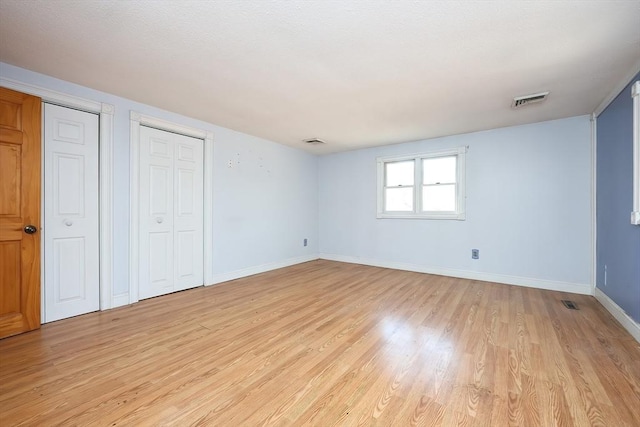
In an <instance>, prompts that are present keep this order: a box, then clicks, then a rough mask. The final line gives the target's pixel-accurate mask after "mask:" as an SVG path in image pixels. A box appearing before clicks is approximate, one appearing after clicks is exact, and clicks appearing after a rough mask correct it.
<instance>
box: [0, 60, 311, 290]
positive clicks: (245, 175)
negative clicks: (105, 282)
mask: <svg viewBox="0 0 640 427" xmlns="http://www.w3.org/2000/svg"><path fill="white" fill-rule="evenodd" d="M0 76H2V77H5V78H10V79H14V80H18V81H20V82H23V83H28V84H33V85H37V86H40V87H44V88H47V89H50V90H55V91H58V92H62V93H65V94H68V95H73V96H78V97H82V98H85V99H90V100H93V101H97V102H105V103H109V104H113V105H114V106H115V109H116V111H115V116H114V153H113V156H114V202H113V203H114V212H115V218H114V230H115V231H114V247H115V251H114V252H115V258H114V275H113V277H114V284H113V289H114V295H119V294H123V293H126V292H128V288H129V276H128V274H129V273H128V269H129V111H130V110H135V111H138V112H140V113H142V114H145V115H149V116H153V117H157V118H160V119H164V120H168V121H171V122H174V123H178V124H181V125H184V126H191V127H195V128H199V129H203V130H207V131H212V132H213V133H214V168H213V204H214V209H213V218H214V219H213V234H214V253H213V258H214V259H213V266H214V274H216V275H222V274H225V273H231V272H234V271H238V270H242V269H246V268H251V267H257V266H261V265H264V264H270V263H279V262H285V261H286V260H291V259H295V258H299V257H303V256H306V255H314V254H317V252H318V199H317V187H318V181H317V179H318V172H317V162H318V161H317V158H316V157H315V156H312V155H310V154H307V153H305V152H303V151H301V150H296V149H293V148H289V147H286V146H283V145H281V144H276V143H274V142H271V141H267V140H264V139H261V138H257V137H253V136H250V135H246V134H243V133H240V132H235V131H233V130H230V129H226V128H223V127H220V126H216V125H213V124H211V123H206V122H202V121H199V120H195V119H191V118H188V117H184V116H181V115H178V114H174V113H170V112H167V111H164V110H160V109H157V108H155V107H152V106H149V105H145V104H141V103H138V102H134V101H131V100H128V99H125V98H121V97H118V96H115V95H111V94H108V93H104V92H100V91H97V90H93V89H90V88H87V87H82V86H78V85H75V84H72V83H69V82H65V81H62V80H58V79H55V78H52V77H49V76H45V75H42V74H38V73H34V72H31V71H28V70H25V69H21V68H17V67H14V66H11V65H8V64H5V63H2V62H0ZM229 160H231V161H232V162H233V164H234V167H232V168H229V167H227V162H228V161H229ZM305 237H306V238H308V239H309V245H308V246H307V247H303V246H302V240H303V238H305Z"/></svg>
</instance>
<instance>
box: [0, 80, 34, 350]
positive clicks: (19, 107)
mask: <svg viewBox="0 0 640 427" xmlns="http://www.w3.org/2000/svg"><path fill="white" fill-rule="evenodd" d="M41 106H42V103H41V100H40V98H37V97H35V96H30V95H26V94H23V93H20V92H15V91H13V90H9V89H6V88H0V338H4V337H8V336H10V335H15V334H19V333H21V332H26V331H30V330H33V329H38V328H39V327H40V168H41V164H40V156H41V154H40V151H41V148H40V144H41V126H42V125H41V119H40V114H41V108H42V107H41Z"/></svg>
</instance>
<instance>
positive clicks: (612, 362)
mask: <svg viewBox="0 0 640 427" xmlns="http://www.w3.org/2000/svg"><path fill="white" fill-rule="evenodd" d="M561 299H571V300H574V301H575V302H576V303H577V304H578V306H579V308H580V310H579V311H573V310H568V309H567V308H565V307H564V306H563V305H562V304H561V302H560V300H561ZM0 358H1V359H0V411H1V415H0V424H1V425H3V426H13V425H39V426H40V425H41V426H51V425H79V426H89V425H90V426H94V425H96V426H99V425H104V426H129V425H178V426H185V425H194V424H197V425H215V426H257V425H282V426H285V425H316V426H331V425H339V426H343V425H344V426H351V425H365V426H404V425H419V426H436V425H440V426H455V425H465V426H467V425H468V426H507V425H514V426H537V425H541V426H551V425H561V426H572V425H573V426H588V425H600V426H610V427H618V426H639V425H640V346H639V345H638V343H637V342H636V341H635V340H634V339H633V338H632V337H631V336H630V335H629V334H628V333H626V331H624V330H623V329H622V328H621V327H620V326H619V324H617V323H616V322H615V320H613V318H612V317H611V316H610V315H609V314H608V313H607V312H606V311H605V310H604V309H603V308H602V307H601V306H600V305H599V303H598V302H597V301H596V300H595V299H594V298H592V297H588V296H581V295H572V294H563V293H560V292H551V291H543V290H536V289H529V288H523V287H516V286H507V285H500V284H493V283H486V282H478V281H472V280H464V279H455V278H449V277H442V276H432V275H426V274H419V273H411V272H402V271H395V270H388V269H382V268H375V267H366V266H360V265H352V264H343V263H337V262H330V261H313V262H309V263H305V264H300V265H296V266H293V267H289V268H286V269H282V270H276V271H272V272H269V273H264V274H261V275H257V276H252V277H249V278H245V279H240V280H236V281H232V282H227V283H224V284H220V285H217V286H212V287H207V288H198V289H194V290H190V291H185V292H180V293H177V294H173V295H167V296H163V297H158V298H154V299H151V300H146V301H142V302H140V303H138V304H135V305H133V306H130V307H123V308H120V309H115V310H110V311H106V312H102V313H93V314H88V315H84V316H80V317H77V318H73V319H67V320H63V321H59V322H55V323H51V324H47V325H44V326H43V327H42V329H41V330H39V331H35V332H29V333H26V334H23V335H20V336H15V337H11V338H7V339H4V340H1V341H0Z"/></svg>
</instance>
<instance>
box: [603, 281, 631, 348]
mask: <svg viewBox="0 0 640 427" xmlns="http://www.w3.org/2000/svg"><path fill="white" fill-rule="evenodd" d="M594 296H595V297H596V299H597V300H598V302H600V304H602V306H603V307H604V308H606V309H607V311H608V312H609V313H611V315H612V316H613V317H615V319H616V320H617V321H618V322H620V324H621V325H622V327H623V328H625V329H626V330H627V331H628V332H629V333H630V334H631V336H633V337H634V338H635V339H636V341H638V342H639V343H640V325H639V324H638V323H636V322H635V320H633V319H632V318H631V317H629V315H628V314H627V313H625V311H624V310H623V309H622V308H621V307H620V306H619V305H618V304H616V303H615V302H613V300H612V299H611V298H609V297H608V296H607V295H606V294H605V293H604V292H602V291H601V290H600V289H599V288H596V291H595V295H594Z"/></svg>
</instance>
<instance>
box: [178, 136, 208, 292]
mask: <svg viewBox="0 0 640 427" xmlns="http://www.w3.org/2000/svg"><path fill="white" fill-rule="evenodd" d="M174 140H175V145H174V156H175V157H174V158H175V173H174V194H175V199H174V222H173V223H174V278H175V290H182V289H188V288H193V287H195V286H199V285H202V284H203V283H204V259H203V248H204V241H203V232H204V231H203V217H204V202H203V197H204V194H203V185H204V174H203V173H204V171H203V169H204V153H203V148H204V141H203V140H201V139H196V138H190V137H187V136H183V135H175V136H174Z"/></svg>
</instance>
